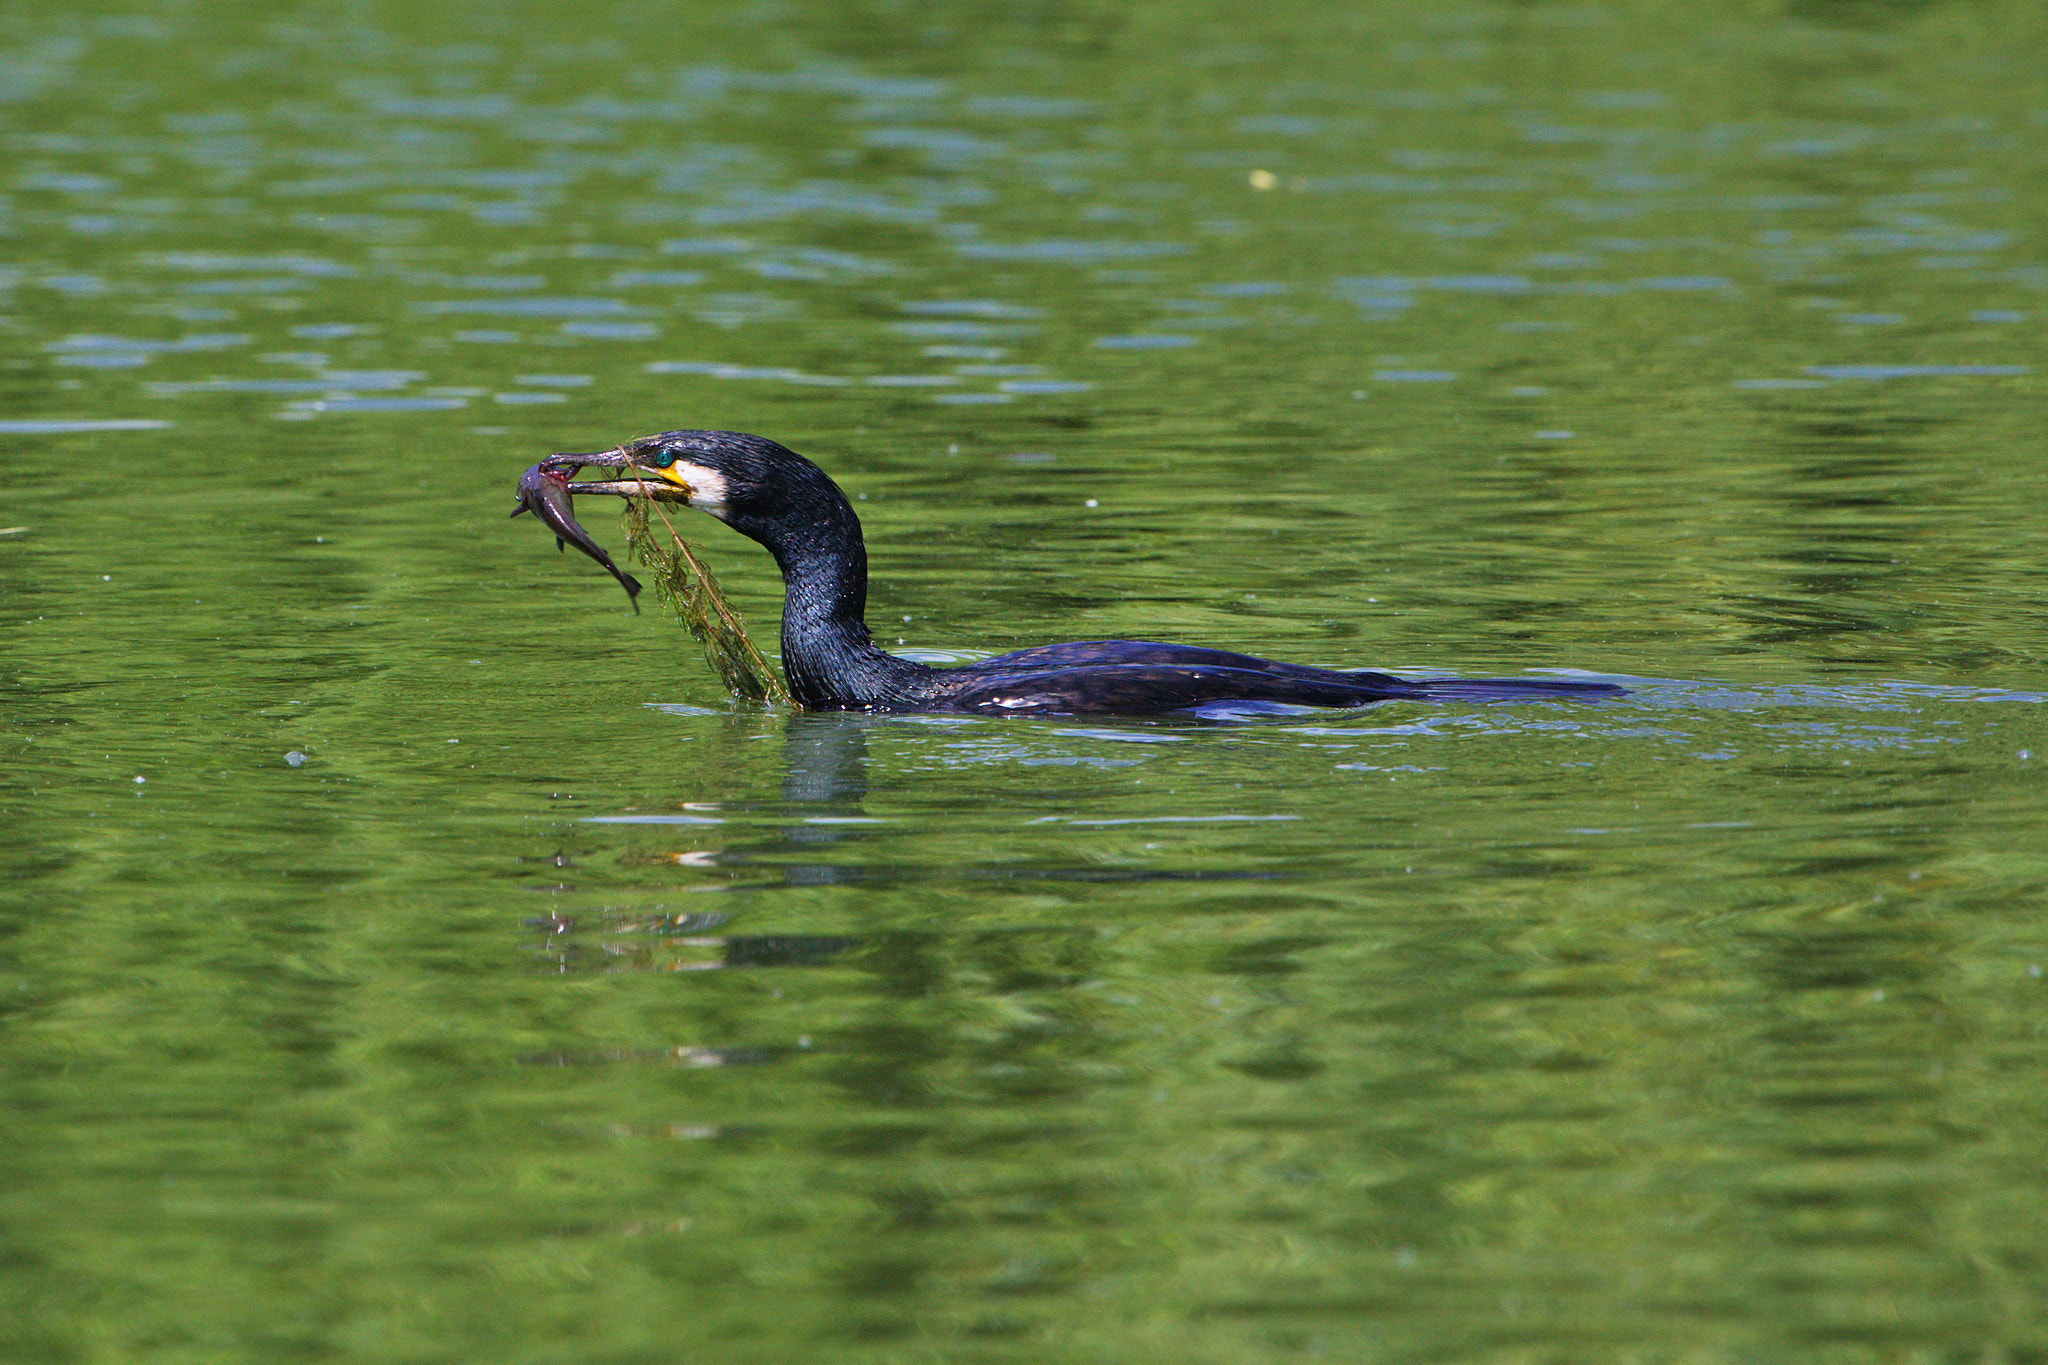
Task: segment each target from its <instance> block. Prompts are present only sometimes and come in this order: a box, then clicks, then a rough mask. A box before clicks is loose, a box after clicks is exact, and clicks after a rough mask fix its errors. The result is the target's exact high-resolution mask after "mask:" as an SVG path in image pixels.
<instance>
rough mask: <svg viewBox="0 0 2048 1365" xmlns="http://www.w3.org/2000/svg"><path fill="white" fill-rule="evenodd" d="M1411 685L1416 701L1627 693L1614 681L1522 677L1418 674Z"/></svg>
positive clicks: (1579, 697) (1557, 698) (1593, 698)
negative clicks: (1555, 680) (1418, 676)
mask: <svg viewBox="0 0 2048 1365" xmlns="http://www.w3.org/2000/svg"><path fill="white" fill-rule="evenodd" d="M1410 686H1412V687H1414V689H1415V692H1414V696H1415V699H1416V700H1418V701H1602V700H1605V699H1607V698H1610V697H1625V696H1627V695H1628V689H1627V688H1626V687H1620V686H1617V685H1616V684H1614V683H1599V682H1552V681H1549V680H1542V681H1536V680H1530V679H1523V678H1419V679H1414V680H1412V681H1411V683H1410Z"/></svg>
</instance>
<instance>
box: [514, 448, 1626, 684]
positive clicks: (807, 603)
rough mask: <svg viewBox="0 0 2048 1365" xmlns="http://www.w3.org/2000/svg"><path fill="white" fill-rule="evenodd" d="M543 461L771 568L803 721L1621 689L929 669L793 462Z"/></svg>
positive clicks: (1235, 657) (1184, 664) (1136, 657)
mask: <svg viewBox="0 0 2048 1365" xmlns="http://www.w3.org/2000/svg"><path fill="white" fill-rule="evenodd" d="M544 465H548V466H554V467H558V468H561V469H564V470H573V469H574V468H576V467H579V466H582V465H602V466H607V467H614V468H616V467H622V466H623V467H628V468H637V469H642V470H648V471H651V473H650V474H649V475H648V477H660V476H663V475H666V477H668V478H670V479H671V480H673V481H675V482H679V483H684V484H686V485H688V486H691V487H693V488H695V490H696V492H695V495H694V496H693V499H692V501H693V503H694V505H696V506H698V507H699V508H700V509H702V510H704V511H708V512H710V513H711V514H712V515H714V516H716V517H718V518H719V519H720V520H722V521H724V522H725V523H726V524H727V525H729V526H731V527H732V528H733V529H734V530H736V531H738V532H740V534H742V535H745V536H749V537H751V538H752V539H754V540H757V541H759V542H760V543H761V544H762V545H764V546H766V547H767V549H768V551H769V553H771V554H773V555H774V556H775V561H776V563H777V565H778V566H780V568H781V570H782V578H783V587H784V594H785V601H784V608H783V617H782V662H783V671H784V673H785V674H786V675H787V677H788V680H789V689H790V692H791V694H792V695H793V696H794V697H795V698H796V700H797V701H798V703H799V704H801V705H803V706H805V707H807V708H810V709H814V710H856V709H858V710H873V711H926V712H932V711H950V712H975V713H981V714H993V715H1034V714H1037V715H1044V714H1057V715H1083V714H1116V715H1145V714H1157V713H1160V712H1166V711H1179V710H1186V709H1189V708H1192V707H1199V706H1209V705H1215V704H1218V703H1229V702H1282V703H1291V704H1295V705H1303V706H1337V707H1355V706H1363V705H1366V704H1369V703H1371V702H1377V701H1388V700H1394V699H1406V700H1416V701H1537V700H1552V699H1559V698H1570V699H1577V700H1587V699H1594V698H1599V697H1607V696H1615V695H1619V694H1620V693H1621V691H1622V689H1620V688H1618V687H1614V686H1611V685H1609V684H1604V683H1571V682H1523V681H1519V680H1513V679H1500V680H1478V681H1464V680H1453V679H1443V680H1422V681H1409V680H1406V679H1402V678H1396V677H1393V676H1391V675H1388V674H1385V673H1364V672H1356V673H1354V672H1348V671H1344V670H1340V669H1329V668H1315V667H1311V666H1309V665H1305V664H1290V663H1280V662H1277V661H1275V660H1271V659H1260V658H1255V657H1253V656H1251V655H1248V654H1233V653H1230V652H1228V651H1225V650H1220V649H1206V648H1202V647H1200V646H1195V645H1174V644H1158V643H1153V642H1149V641H1141V640H1090V641H1082V642H1079V643H1075V644H1062V645H1041V646H1038V647H1036V648H1032V649H1023V650H1018V651H1017V652H1015V653H1012V654H1004V655H1000V656H998V657H996V658H993V659H984V660H982V661H981V662H979V663H972V664H965V665H962V666H960V667H956V668H929V667H927V666H925V665H923V664H919V663H913V662H911V661H910V660H908V659H899V658H897V657H895V656H894V655H892V654H888V653H886V652H884V651H883V650H882V649H881V648H880V647H878V646H877V645H876V644H875V642H874V639H873V637H872V636H871V635H870V634H869V631H868V627H867V623H866V621H865V620H864V619H863V612H864V610H865V608H866V605H867V550H866V546H865V544H864V543H863V541H862V538H861V529H860V520H859V518H858V517H856V516H855V515H854V511H853V508H852V506H851V505H850V504H849V503H848V502H847V500H846V497H845V495H844V494H843V493H841V492H840V491H839V486H838V485H837V484H835V483H833V482H832V480H831V479H830V478H829V477H827V476H826V474H825V472H824V471H823V470H821V469H819V468H818V467H817V466H816V465H814V464H812V463H811V462H810V461H809V460H807V459H805V458H804V457H803V456H801V455H798V454H796V453H795V452H794V451H791V450H788V449H786V448H785V447H783V446H780V445H777V444H776V443H775V442H773V441H770V440H766V439H764V438H762V437H759V436H749V435H746V434H744V433H741V432H732V431H670V432H663V433H662V434H660V435H658V436H649V437H644V438H642V439H640V440H637V441H633V442H630V443H628V444H627V445H625V446H623V447H620V448H619V449H618V450H617V451H607V452H603V453H602V454H597V455H560V456H555V457H553V459H552V460H551V461H546V462H544ZM568 486H569V488H570V489H571V490H572V491H574V490H575V489H576V488H577V487H578V485H576V484H574V483H571V484H569V485H568ZM617 487H618V486H617V485H610V486H607V487H605V488H602V489H600V488H598V487H592V488H591V490H590V491H592V492H600V491H603V492H611V491H614V490H615V489H616V488H617ZM709 489H715V490H716V492H715V495H714V494H711V493H707V491H706V490H709Z"/></svg>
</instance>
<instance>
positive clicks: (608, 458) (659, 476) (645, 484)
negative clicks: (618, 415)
mask: <svg viewBox="0 0 2048 1365" xmlns="http://www.w3.org/2000/svg"><path fill="white" fill-rule="evenodd" d="M541 465H542V467H544V468H546V469H549V470H552V471H554V472H556V473H560V474H566V475H569V476H570V478H569V491H570V492H571V493H606V494H610V495H611V496H613V497H618V498H653V499H654V500H655V501H657V502H680V503H688V502H689V501H690V495H691V491H692V490H691V488H690V484H689V482H688V481H687V480H685V479H684V478H683V476H682V472H681V471H680V470H678V469H676V468H675V467H674V466H673V465H671V466H669V467H668V468H662V467H660V466H658V465H651V464H642V463H641V462H640V461H638V460H636V459H634V458H633V457H632V456H630V455H628V454H627V453H626V452H625V451H623V450H616V449H614V450H602V451H598V452H596V453H594V454H590V455H550V456H548V457H547V458H546V459H545V460H542V461H541ZM586 468H591V469H616V470H618V471H619V476H618V477H617V478H611V479H578V478H576V477H575V475H576V472H577V471H578V470H581V469H586Z"/></svg>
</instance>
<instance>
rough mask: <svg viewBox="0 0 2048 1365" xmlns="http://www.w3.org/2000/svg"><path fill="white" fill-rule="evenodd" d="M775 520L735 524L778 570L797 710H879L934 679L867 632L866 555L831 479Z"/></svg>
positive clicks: (785, 659)
mask: <svg viewBox="0 0 2048 1365" xmlns="http://www.w3.org/2000/svg"><path fill="white" fill-rule="evenodd" d="M822 482H823V485H824V486H823V487H822V488H811V489H806V490H805V497H804V498H803V499H802V502H801V504H800V505H799V506H798V507H797V508H796V509H795V510H794V511H785V512H784V513H783V514H781V515H778V516H777V517H775V518H774V519H773V520H769V521H761V522H758V523H756V522H751V521H746V520H745V519H740V518H735V519H734V522H733V525H734V529H736V530H738V531H741V532H742V533H743V534H746V535H749V536H752V537H753V538H754V539H755V540H758V541H760V542H761V544H763V545H765V546H767V547H768V551H769V553H771V554H773V555H774V556H775V562H776V564H777V565H778V566H779V567H780V568H781V570H782V588H783V604H782V671H783V675H784V676H785V677H786V678H787V679H788V680H789V691H790V695H791V696H792V697H794V698H795V699H796V702H797V704H798V705H799V706H803V707H807V708H811V709H816V710H834V709H846V708H852V707H870V706H883V705H887V704H888V703H889V702H891V701H900V700H903V699H905V697H906V696H907V695H909V694H911V693H913V692H915V691H916V690H917V684H918V681H919V680H920V679H921V678H923V677H924V675H926V674H928V673H930V672H931V670H930V669H928V668H926V667H925V666H924V665H922V664H917V663H912V662H911V661H910V660H908V659H899V658H897V657H895V656H894V655H892V654H888V653H885V652H883V650H882V649H881V648H880V647H878V646H877V645H876V644H875V641H874V637H873V636H872V635H871V634H870V633H869V632H868V626H867V621H866V619H865V612H866V610H867V600H868V553H867V547H866V545H865V543H864V542H863V541H862V538H861V531H860V518H859V517H856V516H855V515H854V513H853V508H852V507H851V506H850V505H849V504H848V503H847V501H846V498H845V495H843V494H842V493H840V491H839V489H838V487H837V486H835V485H834V484H832V482H831V481H830V480H829V479H823V480H822Z"/></svg>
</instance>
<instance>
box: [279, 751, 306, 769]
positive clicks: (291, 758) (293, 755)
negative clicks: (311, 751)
mask: <svg viewBox="0 0 2048 1365" xmlns="http://www.w3.org/2000/svg"><path fill="white" fill-rule="evenodd" d="M284 761H285V762H287V763H289V764H291V765H292V766H293V767H294V768H296V767H298V766H299V765H300V764H301V763H304V762H305V761H306V755H304V754H302V753H300V752H299V751H298V750H297V749H294V750H292V751H291V752H290V753H288V754H286V755H285V756H284Z"/></svg>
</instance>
